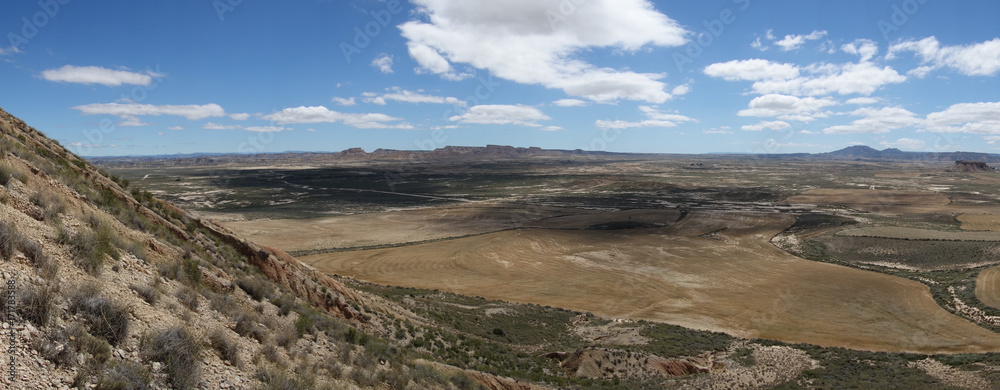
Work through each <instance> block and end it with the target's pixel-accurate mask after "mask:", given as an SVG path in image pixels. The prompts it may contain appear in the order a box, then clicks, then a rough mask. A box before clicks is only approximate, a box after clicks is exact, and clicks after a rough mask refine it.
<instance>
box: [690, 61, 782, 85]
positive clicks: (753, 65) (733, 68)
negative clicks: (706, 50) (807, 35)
mask: <svg viewBox="0 0 1000 390" xmlns="http://www.w3.org/2000/svg"><path fill="white" fill-rule="evenodd" d="M705 74H706V75H709V76H712V77H719V78H722V79H724V80H727V81H738V80H744V81H758V80H789V79H794V78H796V77H799V69H798V67H797V66H795V65H792V64H781V63H777V62H771V61H768V60H761V59H750V60H733V61H729V62H720V63H715V64H711V65H709V66H707V67H705Z"/></svg>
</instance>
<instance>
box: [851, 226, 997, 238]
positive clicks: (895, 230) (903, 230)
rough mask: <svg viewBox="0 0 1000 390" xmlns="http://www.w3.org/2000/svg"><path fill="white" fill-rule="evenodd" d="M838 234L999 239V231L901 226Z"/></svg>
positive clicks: (875, 227) (863, 228)
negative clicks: (963, 230)
mask: <svg viewBox="0 0 1000 390" xmlns="http://www.w3.org/2000/svg"><path fill="white" fill-rule="evenodd" d="M837 235H838V236H848V237H879V238H894V239H902V240H948V241H1000V232H947V231H941V230H933V229H917V228H909V227H901V226H869V227H861V228H854V229H845V230H841V231H839V232H837Z"/></svg>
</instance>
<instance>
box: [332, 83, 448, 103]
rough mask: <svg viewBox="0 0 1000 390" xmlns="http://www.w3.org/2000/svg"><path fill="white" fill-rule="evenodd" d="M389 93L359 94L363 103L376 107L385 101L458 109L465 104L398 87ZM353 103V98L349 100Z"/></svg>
mask: <svg viewBox="0 0 1000 390" xmlns="http://www.w3.org/2000/svg"><path fill="white" fill-rule="evenodd" d="M388 91H389V92H387V93H385V94H382V95H379V94H376V93H374V92H365V93H363V94H361V96H363V98H362V99H361V100H363V101H364V102H365V103H375V104H378V105H385V104H386V101H388V100H392V101H397V102H404V103H435V104H452V105H457V106H460V107H465V106H466V103H465V101H464V100H461V99H458V98H454V97H450V96H447V97H446V96H433V95H425V94H423V93H422V92H423V90H417V91H416V92H414V91H407V90H405V89H402V88H399V87H392V88H390V89H388ZM351 99H352V100H351V101H353V98H351Z"/></svg>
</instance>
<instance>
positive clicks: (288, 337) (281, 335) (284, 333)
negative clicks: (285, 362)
mask: <svg viewBox="0 0 1000 390" xmlns="http://www.w3.org/2000/svg"><path fill="white" fill-rule="evenodd" d="M296 341H299V334H298V332H296V331H295V329H294V328H293V327H290V326H286V327H283V328H281V330H278V331H276V332H275V336H274V342H275V343H277V344H278V345H280V346H282V347H285V349H288V348H291V347H292V346H293V345H295V342H296Z"/></svg>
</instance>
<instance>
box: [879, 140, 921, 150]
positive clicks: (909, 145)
mask: <svg viewBox="0 0 1000 390" xmlns="http://www.w3.org/2000/svg"><path fill="white" fill-rule="evenodd" d="M879 144H880V145H882V147H884V148H896V149H901V150H923V149H924V147H926V146H927V144H926V143H925V142H924V141H922V140H919V139H913V138H900V139H898V140H896V141H895V142H889V141H882V142H879Z"/></svg>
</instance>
